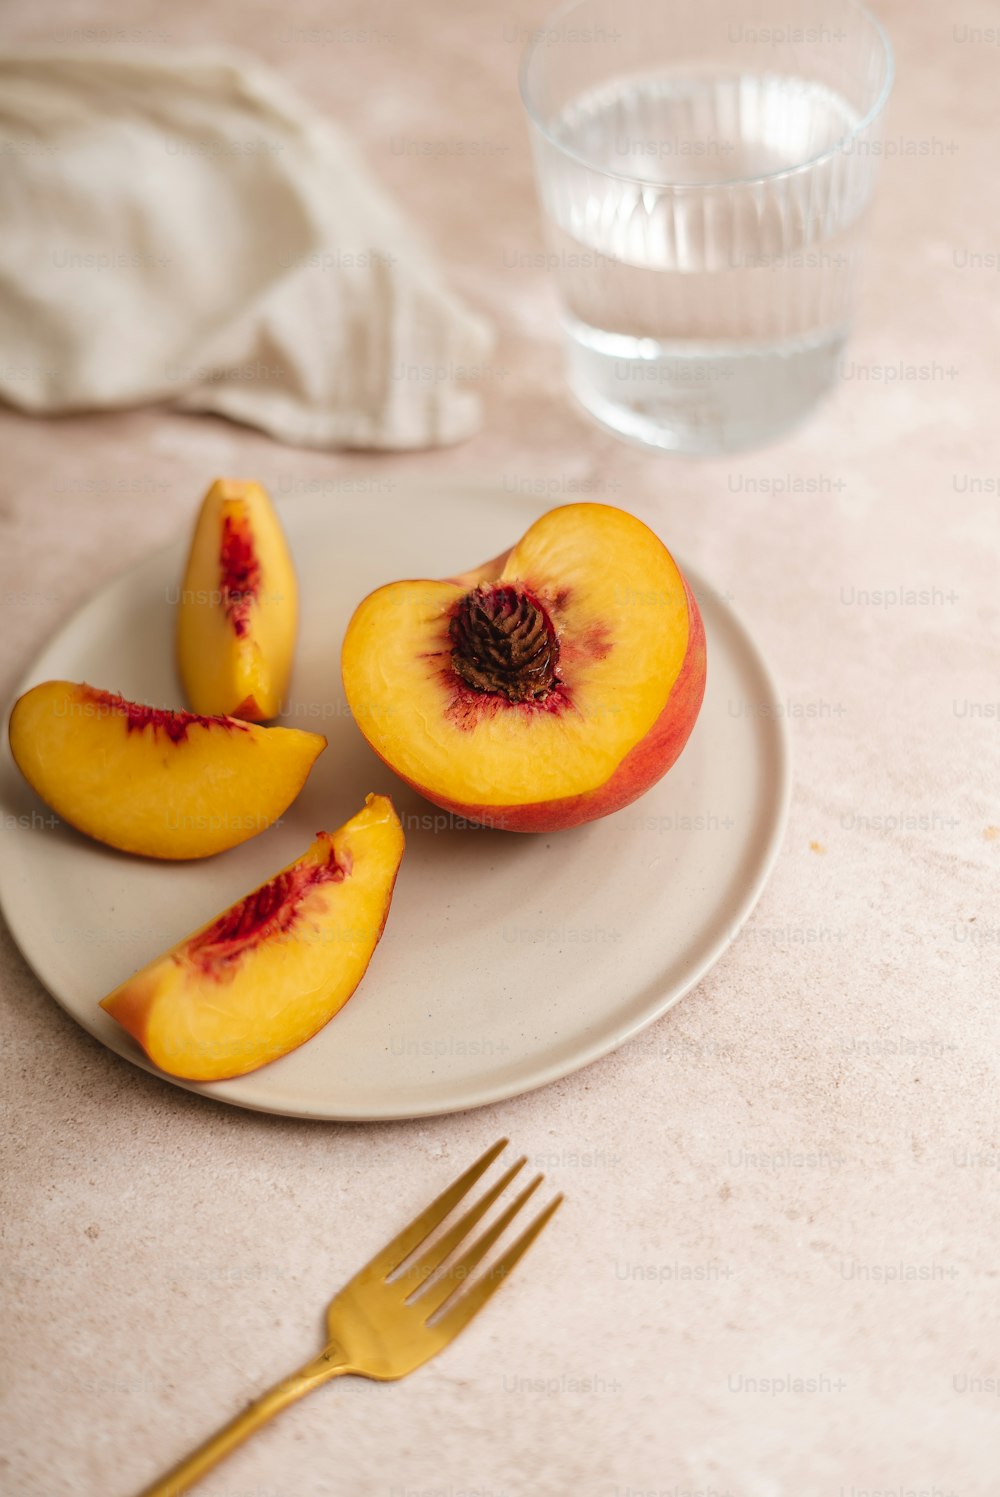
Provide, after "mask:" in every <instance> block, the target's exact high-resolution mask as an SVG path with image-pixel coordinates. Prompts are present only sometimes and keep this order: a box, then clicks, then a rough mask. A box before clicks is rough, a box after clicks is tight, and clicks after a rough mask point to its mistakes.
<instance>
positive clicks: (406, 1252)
mask: <svg viewBox="0 0 1000 1497" xmlns="http://www.w3.org/2000/svg"><path fill="white" fill-rule="evenodd" d="M507 1143H508V1140H507V1139H506V1138H501V1139H498V1140H497V1142H496V1143H495V1144H493V1145H491V1147H490V1148H488V1149H487V1150H486V1153H485V1154H481V1155H480V1156H479V1158H478V1159H477V1160H476V1162H475V1164H470V1165H469V1168H468V1169H467V1170H466V1171H465V1173H464V1174H462V1175H459V1177H458V1179H457V1180H453V1181H452V1183H451V1184H450V1185H449V1186H448V1188H447V1189H446V1190H443V1191H442V1192H441V1194H440V1195H439V1196H435V1198H434V1200H433V1201H431V1203H430V1205H429V1206H426V1207H425V1208H424V1210H423V1211H421V1213H420V1215H419V1216H416V1217H414V1219H413V1221H411V1222H410V1224H409V1226H408V1227H404V1228H403V1230H402V1232H400V1233H399V1234H398V1236H396V1237H394V1238H393V1239H392V1241H391V1242H387V1243H386V1245H385V1247H384V1248H383V1249H382V1251H381V1252H380V1253H376V1254H375V1256H374V1258H372V1259H371V1261H370V1262H369V1263H366V1264H365V1266H364V1268H362V1269H361V1271H360V1272H359V1273H358V1274H356V1275H355V1278H354V1280H353V1281H352V1282H357V1281H359V1280H361V1279H365V1280H368V1279H376V1278H378V1279H384V1278H386V1277H387V1276H388V1275H389V1274H391V1273H392V1272H393V1270H394V1269H397V1268H398V1267H399V1265H400V1264H401V1263H402V1262H403V1260H404V1259H405V1258H408V1257H409V1256H410V1254H411V1253H412V1252H413V1250H414V1248H418V1247H419V1246H420V1244H421V1243H422V1242H423V1241H424V1239H425V1238H426V1237H429V1236H430V1234H431V1233H432V1232H433V1231H434V1228H435V1227H437V1226H440V1224H441V1222H443V1221H444V1219H445V1217H446V1216H447V1215H448V1213H449V1211H453V1210H454V1209H455V1207H456V1206H457V1205H458V1203H459V1201H460V1200H461V1199H462V1197H463V1196H464V1195H467V1194H468V1192H469V1191H470V1190H471V1189H472V1187H473V1185H475V1183H476V1181H477V1180H478V1179H479V1177H480V1175H484V1174H485V1173H486V1171H487V1170H488V1169H489V1167H490V1165H491V1164H492V1163H493V1161H494V1159H495V1158H496V1157H497V1155H498V1154H501V1153H502V1152H503V1150H504V1149H505V1148H506V1147H507Z"/></svg>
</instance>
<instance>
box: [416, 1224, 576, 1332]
mask: <svg viewBox="0 0 1000 1497" xmlns="http://www.w3.org/2000/svg"><path fill="white" fill-rule="evenodd" d="M562 1200H563V1198H562V1196H561V1195H558V1196H556V1198H555V1200H554V1201H550V1202H549V1204H548V1205H547V1206H546V1207H545V1209H544V1211H540V1212H539V1213H538V1215H537V1216H536V1217H535V1219H534V1221H533V1222H532V1223H531V1225H530V1226H529V1227H526V1228H525V1229H524V1231H523V1232H522V1233H521V1235H520V1237H518V1238H517V1239H516V1240H515V1241H514V1242H513V1243H511V1245H510V1247H509V1248H508V1249H507V1251H506V1252H505V1253H504V1255H503V1257H502V1258H501V1259H500V1260H499V1262H497V1263H495V1264H494V1266H493V1267H492V1268H491V1269H490V1270H489V1271H488V1272H487V1273H486V1274H484V1276H483V1277H482V1278H481V1279H480V1280H479V1281H478V1283H476V1284H474V1285H473V1286H472V1288H471V1289H469V1290H468V1291H467V1292H466V1293H465V1294H461V1295H459V1297H458V1298H457V1299H456V1300H455V1303H454V1304H453V1305H452V1306H451V1307H450V1309H448V1310H446V1311H445V1312H444V1314H443V1315H442V1316H441V1318H440V1319H439V1320H436V1321H435V1322H434V1324H433V1325H431V1326H428V1328H427V1329H428V1330H429V1331H430V1332H432V1334H434V1335H435V1336H436V1337H437V1338H438V1339H439V1341H440V1342H441V1344H442V1345H444V1344H445V1343H446V1342H448V1341H450V1340H451V1339H452V1338H453V1337H454V1336H457V1335H458V1333H459V1331H462V1330H464V1329H465V1327H466V1326H467V1325H468V1324H469V1321H470V1320H471V1319H472V1317H473V1316H474V1315H476V1314H477V1313H478V1312H479V1311H480V1310H481V1309H482V1308H483V1306H484V1305H485V1304H486V1301H487V1300H488V1299H489V1298H490V1296H491V1295H493V1294H495V1293H496V1291H497V1290H498V1289H499V1288H500V1285H501V1284H502V1283H503V1281H504V1279H506V1277H507V1275H508V1274H509V1273H510V1271H511V1269H512V1268H513V1267H514V1265H515V1264H516V1263H517V1261H518V1259H520V1258H522V1257H523V1256H524V1254H525V1253H526V1252H527V1251H528V1249H529V1248H530V1246H531V1244H532V1243H533V1242H534V1240H535V1238H536V1237H537V1236H538V1235H539V1233H540V1232H542V1231H543V1230H544V1228H545V1227H546V1226H547V1225H548V1223H549V1222H550V1221H551V1219H552V1217H553V1216H554V1215H555V1213H556V1212H557V1211H558V1209H559V1207H560V1206H561V1205H562Z"/></svg>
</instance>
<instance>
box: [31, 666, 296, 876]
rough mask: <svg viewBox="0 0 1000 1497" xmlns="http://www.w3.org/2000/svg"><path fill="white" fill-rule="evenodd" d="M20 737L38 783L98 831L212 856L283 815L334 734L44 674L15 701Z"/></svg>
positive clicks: (129, 844)
mask: <svg viewBox="0 0 1000 1497" xmlns="http://www.w3.org/2000/svg"><path fill="white" fill-rule="evenodd" d="M10 746H11V750H12V752H13V755H14V760H15V763H16V764H17V767H18V769H19V770H20V771H21V773H22V774H23V775H24V778H25V779H26V780H27V781H28V784H29V785H30V786H31V787H32V789H33V790H35V791H37V793H38V794H39V795H40V796H41V797H42V800H43V801H45V803H46V805H49V806H51V807H52V810H53V811H56V812H57V813H58V814H59V815H60V816H61V817H62V818H63V820H64V821H68V822H69V823H70V825H71V826H75V827H76V828H77V829H78V830H79V831H81V832H86V834H87V836H88V837H94V838H96V840H97V841H98V842H107V843H108V844H109V845H110V846H111V847H118V848H121V849H122V851H123V852H135V853H142V854H144V855H145V856H147V857H151V858H207V857H209V856H210V855H211V854H212V853H216V852H222V851H223V850H224V849H225V848H227V847H235V846H236V845H237V843H239V842H246V840H247V839H248V838H249V837H255V836H256V835H257V833H258V832H262V831H264V830H265V828H266V827H269V826H271V825H272V824H273V823H274V822H275V821H277V819H278V817H279V816H280V815H281V814H282V812H283V811H285V810H287V808H288V807H289V806H290V805H291V803H292V801H293V800H294V799H295V797H296V796H297V795H298V793H299V791H300V790H301V789H302V786H303V785H304V784H305V782H306V778H307V776H308V774H309V771H310V769H311V768H312V766H313V763H314V762H315V760H316V758H317V756H318V755H319V754H320V753H322V751H323V749H325V748H326V739H325V738H324V737H323V736H322V734H320V733H303V732H300V731H299V729H297V728H262V727H258V726H257V725H256V724H254V723H247V722H241V721H240V720H239V719H238V718H235V717H201V716H199V715H197V714H196V713H194V712H167V711H166V710H164V709H162V708H159V707H144V706H140V705H139V704H138V703H136V702H128V701H126V700H125V698H124V697H120V696H116V695H115V694H114V693H112V692H110V691H98V690H97V689H96V688H95V687H93V686H87V685H76V684H75V683H74V682H72V681H44V682H43V683H42V684H41V685H40V686H34V687H32V689H31V690H30V691H27V692H25V694H24V696H22V697H19V698H18V700H17V702H15V704H14V710H13V712H12V713H11V717H10Z"/></svg>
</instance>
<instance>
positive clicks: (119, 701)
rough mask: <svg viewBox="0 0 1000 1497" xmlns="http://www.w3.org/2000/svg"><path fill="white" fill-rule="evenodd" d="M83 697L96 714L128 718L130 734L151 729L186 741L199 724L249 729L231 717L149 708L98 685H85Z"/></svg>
mask: <svg viewBox="0 0 1000 1497" xmlns="http://www.w3.org/2000/svg"><path fill="white" fill-rule="evenodd" d="M80 699H81V701H84V702H86V703H88V704H90V705H92V706H93V707H94V709H95V711H94V716H95V717H97V716H100V715H102V714H106V715H109V716H110V714H111V713H112V712H115V713H118V714H120V715H121V716H122V717H124V719H125V730H126V732H128V733H141V732H143V731H144V730H145V729H146V728H152V730H153V736H154V738H155V736H156V734H157V733H163V734H164V735H165V736H166V737H167V738H169V739H170V742H171V743H183V742H184V739H185V738H186V737H187V735H188V729H189V728H190V727H192V726H193V725H194V724H196V723H197V725H198V726H199V727H201V728H212V727H221V728H227V729H228V730H229V731H230V732H233V733H239V732H246V727H245V725H244V724H243V723H242V722H238V721H236V719H234V718H232V717H203V716H202V714H201V713H200V712H187V711H184V710H183V709H181V710H180V711H176V712H175V711H172V710H171V709H170V708H169V707H147V706H146V705H145V704H144V703H143V702H130V701H127V700H126V698H125V697H123V696H121V695H119V694H118V693H117V692H112V691H100V690H99V689H98V688H97V687H96V686H84V687H82V688H81V691H80Z"/></svg>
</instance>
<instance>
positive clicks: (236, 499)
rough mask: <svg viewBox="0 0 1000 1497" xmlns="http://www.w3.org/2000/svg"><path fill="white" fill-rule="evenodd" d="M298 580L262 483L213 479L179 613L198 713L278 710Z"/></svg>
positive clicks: (184, 669) (291, 645)
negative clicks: (214, 480)
mask: <svg viewBox="0 0 1000 1497" xmlns="http://www.w3.org/2000/svg"><path fill="white" fill-rule="evenodd" d="M297 628H298V586H297V583H296V580H295V569H294V567H293V565H292V558H291V555H290V554H289V550H288V543H287V542H286V540H285V535H284V531H283V530H282V528H281V522H280V521H279V519H278V516H277V515H276V514H275V512H274V508H273V506H272V504H271V501H270V499H269V498H268V497H267V494H266V493H265V492H264V490H263V489H262V488H261V486H260V484H258V483H250V482H247V481H245V480H243V479H238V478H219V479H217V480H216V482H215V483H213V485H212V487H211V488H210V489H209V491H208V493H207V494H206V495H205V499H204V502H203V503H202V506H201V513H200V514H199V516H198V522H197V524H196V526H195V531H194V537H193V539H192V542H191V551H190V554H189V556H188V562H187V567H186V569H185V572H184V582H183V585H182V587H181V592H180V598H179V608H178V611H177V661H178V666H179V668H180V674H181V681H182V683H183V686H184V690H185V692H186V694H187V698H188V701H189V702H190V703H191V706H192V707H193V708H194V710H195V712H201V713H205V714H207V715H209V716H215V715H218V714H228V715H229V716H230V717H244V718H247V719H248V720H249V721H251V722H264V721H265V720H267V719H268V718H271V717H276V716H277V715H278V713H279V712H280V711H281V703H282V701H283V699H284V696H285V693H286V692H287V690H288V681H289V677H290V675H291V671H292V658H293V655H294V652H295V636H296V631H297Z"/></svg>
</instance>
